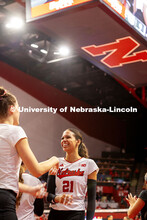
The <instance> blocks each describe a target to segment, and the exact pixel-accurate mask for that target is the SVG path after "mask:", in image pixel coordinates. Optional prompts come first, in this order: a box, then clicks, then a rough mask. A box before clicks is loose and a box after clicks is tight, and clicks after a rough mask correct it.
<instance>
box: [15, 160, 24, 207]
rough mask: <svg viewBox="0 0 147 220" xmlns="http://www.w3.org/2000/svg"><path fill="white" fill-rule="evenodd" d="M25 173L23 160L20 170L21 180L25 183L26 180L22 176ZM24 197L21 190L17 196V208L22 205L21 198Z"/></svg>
mask: <svg viewBox="0 0 147 220" xmlns="http://www.w3.org/2000/svg"><path fill="white" fill-rule="evenodd" d="M23 173H24V168H23V162H22V164H21V167H20V170H19V182H20V183H24V180H23V178H22V174H23ZM21 197H22V192H19V194H18V196H17V198H16V208H18V206H19V205H20V199H21Z"/></svg>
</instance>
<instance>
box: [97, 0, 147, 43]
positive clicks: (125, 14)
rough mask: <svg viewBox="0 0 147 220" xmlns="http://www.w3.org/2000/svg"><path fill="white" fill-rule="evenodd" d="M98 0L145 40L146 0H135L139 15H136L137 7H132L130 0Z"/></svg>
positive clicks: (146, 30)
mask: <svg viewBox="0 0 147 220" xmlns="http://www.w3.org/2000/svg"><path fill="white" fill-rule="evenodd" d="M100 1H101V3H103V4H104V5H105V6H106V7H108V8H109V9H110V10H111V11H113V12H114V13H115V14H117V15H118V16H119V17H120V18H121V19H122V20H123V21H124V22H126V23H127V24H128V25H129V26H131V27H132V28H133V29H135V31H137V32H138V33H139V34H140V35H141V36H142V37H143V38H144V39H145V40H147V0H135V1H136V2H137V6H138V9H139V10H138V11H139V13H138V14H139V16H137V9H134V4H133V1H131V0H100ZM140 17H141V18H142V19H141V18H140Z"/></svg>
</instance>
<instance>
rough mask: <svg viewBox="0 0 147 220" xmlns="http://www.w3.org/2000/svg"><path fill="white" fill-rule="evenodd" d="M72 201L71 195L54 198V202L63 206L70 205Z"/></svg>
mask: <svg viewBox="0 0 147 220" xmlns="http://www.w3.org/2000/svg"><path fill="white" fill-rule="evenodd" d="M72 200H73V197H72V195H68V194H63V195H60V196H56V197H55V202H58V203H62V204H64V205H71V203H72Z"/></svg>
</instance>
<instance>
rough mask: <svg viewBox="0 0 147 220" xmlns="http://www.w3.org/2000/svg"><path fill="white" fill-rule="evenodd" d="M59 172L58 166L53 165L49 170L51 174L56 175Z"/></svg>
mask: <svg viewBox="0 0 147 220" xmlns="http://www.w3.org/2000/svg"><path fill="white" fill-rule="evenodd" d="M57 172H58V169H57V167H52V168H51V169H50V170H49V173H48V174H49V175H54V176H55V175H56V174H57Z"/></svg>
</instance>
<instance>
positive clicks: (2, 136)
mask: <svg viewBox="0 0 147 220" xmlns="http://www.w3.org/2000/svg"><path fill="white" fill-rule="evenodd" d="M18 107H19V106H18V102H17V99H16V97H15V96H14V95H13V94H11V93H9V92H8V91H6V90H5V89H4V88H3V87H0V219H3V220H16V219H17V217H16V211H15V204H16V194H17V193H18V191H19V190H20V191H21V192H30V193H32V194H34V195H35V196H36V192H37V191H36V190H39V189H40V188H41V187H40V186H39V187H38V186H37V187H29V186H27V185H24V184H22V183H20V184H19V186H18V177H19V169H20V164H21V159H22V160H23V162H24V164H25V165H26V166H27V168H28V169H29V171H30V172H31V173H32V175H34V176H36V177H38V176H40V175H42V174H43V173H45V172H47V171H48V170H49V169H50V168H51V167H52V166H54V165H56V164H57V163H58V162H59V160H58V158H56V157H52V158H50V159H49V160H47V161H44V162H42V163H38V161H37V159H36V157H35V156H34V154H33V152H32V151H31V149H30V147H29V144H28V140H27V136H26V134H25V132H24V130H23V129H22V128H21V127H20V126H18V125H19V116H20V113H19V110H18ZM34 189H35V190H34Z"/></svg>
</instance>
